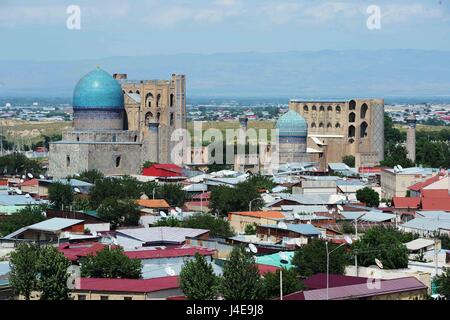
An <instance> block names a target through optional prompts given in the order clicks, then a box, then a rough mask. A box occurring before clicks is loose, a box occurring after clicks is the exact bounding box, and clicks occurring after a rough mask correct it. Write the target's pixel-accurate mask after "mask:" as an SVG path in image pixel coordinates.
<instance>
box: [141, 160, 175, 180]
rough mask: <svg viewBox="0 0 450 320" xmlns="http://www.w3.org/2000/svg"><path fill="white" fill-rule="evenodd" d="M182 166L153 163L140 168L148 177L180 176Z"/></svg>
mask: <svg viewBox="0 0 450 320" xmlns="http://www.w3.org/2000/svg"><path fill="white" fill-rule="evenodd" d="M182 171H183V168H181V167H180V166H177V165H176V164H170V163H167V164H154V165H152V166H150V167H148V168H144V169H143V170H142V174H143V175H144V176H150V177H181V176H182Z"/></svg>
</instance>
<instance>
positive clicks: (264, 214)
mask: <svg viewBox="0 0 450 320" xmlns="http://www.w3.org/2000/svg"><path fill="white" fill-rule="evenodd" d="M233 214H234V215H239V216H247V217H255V218H263V219H284V218H285V216H284V214H283V213H282V212H280V211H238V212H229V213H228V216H230V215H233Z"/></svg>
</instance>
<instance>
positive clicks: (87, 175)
mask: <svg viewBox="0 0 450 320" xmlns="http://www.w3.org/2000/svg"><path fill="white" fill-rule="evenodd" d="M104 177H105V176H104V174H103V173H101V172H100V171H98V170H95V169H94V170H85V171H83V172H81V173H80V174H79V175H75V176H68V177H67V179H77V180H81V181H85V182H89V183H93V184H95V183H96V182H97V181H99V180H101V179H103V178H104Z"/></svg>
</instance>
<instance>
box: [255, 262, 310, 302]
mask: <svg viewBox="0 0 450 320" xmlns="http://www.w3.org/2000/svg"><path fill="white" fill-rule="evenodd" d="M282 272H283V274H282V276H283V295H286V294H289V293H293V292H297V291H300V290H302V289H303V285H302V283H301V281H300V279H299V278H298V274H297V271H296V270H295V269H284V268H283V271H282ZM263 292H264V293H263V294H264V298H265V299H273V298H276V297H279V296H280V270H277V271H276V272H269V273H266V274H265V275H264V279H263Z"/></svg>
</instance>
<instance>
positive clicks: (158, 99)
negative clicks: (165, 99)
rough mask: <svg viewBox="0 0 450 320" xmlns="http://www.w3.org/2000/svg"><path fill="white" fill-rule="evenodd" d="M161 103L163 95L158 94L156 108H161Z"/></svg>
mask: <svg viewBox="0 0 450 320" xmlns="http://www.w3.org/2000/svg"><path fill="white" fill-rule="evenodd" d="M160 103H161V95H160V94H159V93H158V95H157V96H156V107H157V108H159V107H160V105H159V104H160Z"/></svg>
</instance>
